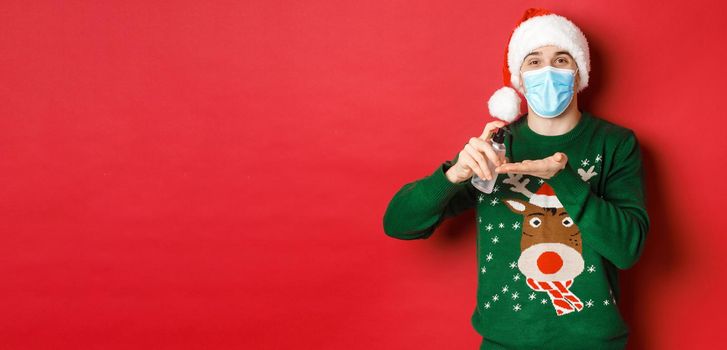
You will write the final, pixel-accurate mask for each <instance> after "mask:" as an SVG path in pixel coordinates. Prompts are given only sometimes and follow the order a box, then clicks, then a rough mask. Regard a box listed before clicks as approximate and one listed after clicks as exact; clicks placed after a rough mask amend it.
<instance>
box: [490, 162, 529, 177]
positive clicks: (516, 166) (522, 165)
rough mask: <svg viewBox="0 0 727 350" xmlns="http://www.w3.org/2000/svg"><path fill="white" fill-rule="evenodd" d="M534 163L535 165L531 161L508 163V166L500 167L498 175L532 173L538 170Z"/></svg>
mask: <svg viewBox="0 0 727 350" xmlns="http://www.w3.org/2000/svg"><path fill="white" fill-rule="evenodd" d="M534 163H535V162H534V161H530V162H527V163H526V162H525V161H522V162H519V163H507V164H503V165H501V166H499V167H498V168H497V169H499V170H497V169H496V172H498V173H516V174H517V173H531V172H534V171H537V170H538V169H537V168H536V166H535V165H534Z"/></svg>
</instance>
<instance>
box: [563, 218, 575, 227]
mask: <svg viewBox="0 0 727 350" xmlns="http://www.w3.org/2000/svg"><path fill="white" fill-rule="evenodd" d="M563 226H565V227H571V226H573V219H571V218H570V216H568V217H566V218H564V219H563Z"/></svg>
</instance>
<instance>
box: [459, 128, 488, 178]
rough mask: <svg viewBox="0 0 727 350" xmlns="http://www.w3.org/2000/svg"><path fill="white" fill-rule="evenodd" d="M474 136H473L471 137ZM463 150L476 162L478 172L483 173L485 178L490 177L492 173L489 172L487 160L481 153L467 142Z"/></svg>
mask: <svg viewBox="0 0 727 350" xmlns="http://www.w3.org/2000/svg"><path fill="white" fill-rule="evenodd" d="M473 138H474V137H473ZM464 149H465V151H467V153H468V154H469V155H470V157H472V159H474V160H475V162H477V166H478V167H479V168H480V172H481V173H482V174H484V175H485V176H486V177H485V178H486V179H488V180H489V179H490V178H491V177H492V174H491V173H490V169H489V167H488V166H487V160H486V159H485V157H484V156H483V155H482V153H480V152H478V151H477V150H476V149H475V147H474V146H472V144H467V146H464Z"/></svg>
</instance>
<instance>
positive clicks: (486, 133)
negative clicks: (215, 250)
mask: <svg viewBox="0 0 727 350" xmlns="http://www.w3.org/2000/svg"><path fill="white" fill-rule="evenodd" d="M503 126H505V122H504V121H502V120H495V121H491V122H489V123H487V124H485V129H484V130H483V131H482V135H480V139H482V140H485V141H487V140H488V139H489V138H490V133H491V132H492V131H493V130H495V129H497V128H501V127H503Z"/></svg>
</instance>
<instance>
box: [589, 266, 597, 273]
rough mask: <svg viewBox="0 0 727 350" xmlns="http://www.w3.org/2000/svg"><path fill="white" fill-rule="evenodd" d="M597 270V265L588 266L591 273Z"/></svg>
mask: <svg viewBox="0 0 727 350" xmlns="http://www.w3.org/2000/svg"><path fill="white" fill-rule="evenodd" d="M595 271H596V267H595V266H593V265H591V266H588V272H589V273H594V272H595Z"/></svg>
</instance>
